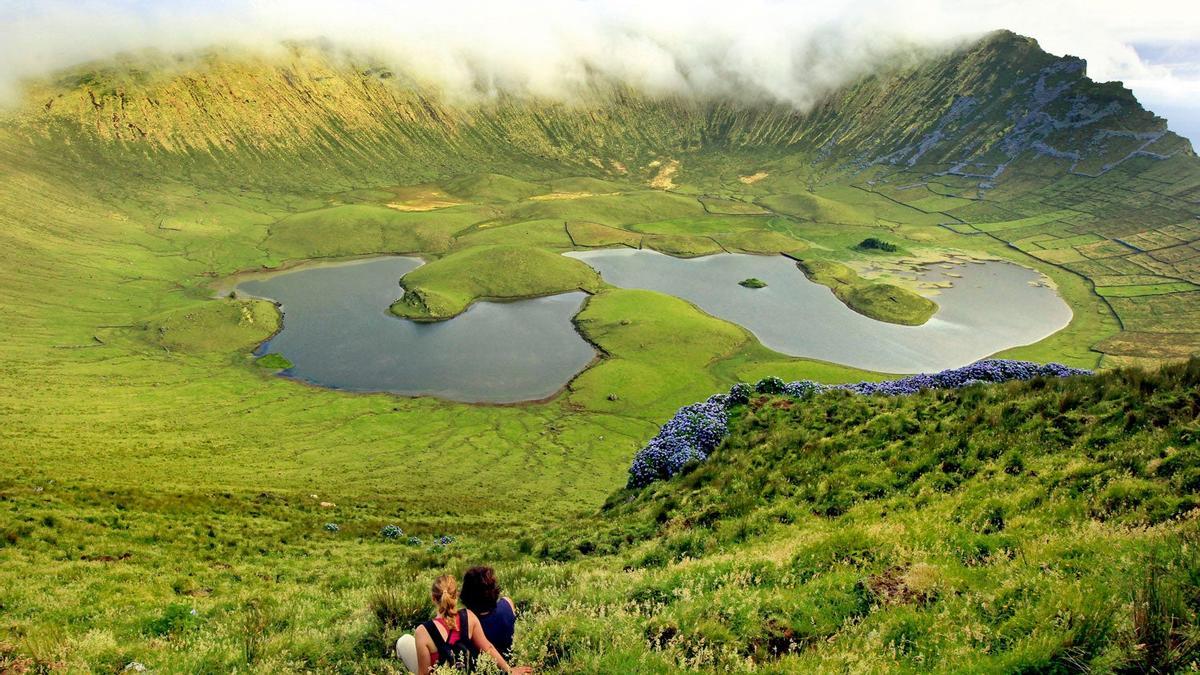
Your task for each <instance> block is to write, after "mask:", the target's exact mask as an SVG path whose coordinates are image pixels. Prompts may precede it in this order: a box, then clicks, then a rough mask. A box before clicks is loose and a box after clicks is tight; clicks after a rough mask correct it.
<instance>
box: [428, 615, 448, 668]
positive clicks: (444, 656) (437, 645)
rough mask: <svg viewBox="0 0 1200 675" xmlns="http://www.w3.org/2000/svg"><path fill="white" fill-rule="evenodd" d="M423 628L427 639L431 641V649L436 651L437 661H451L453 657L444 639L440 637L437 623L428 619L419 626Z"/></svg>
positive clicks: (440, 633)
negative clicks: (426, 633)
mask: <svg viewBox="0 0 1200 675" xmlns="http://www.w3.org/2000/svg"><path fill="white" fill-rule="evenodd" d="M421 625H422V626H425V630H426V632H428V633H429V639H430V640H433V647H434V649H437V653H438V661H441V662H443V663H444V662H447V661H453V658H454V657H453V656H452V655H451V653H450V645H448V644H446V638H444V637H442V632H441V631H440V630H438V626H437V622H435V621H433V620H432V619H430V620H429V621H426V622H425V623H423V624H421Z"/></svg>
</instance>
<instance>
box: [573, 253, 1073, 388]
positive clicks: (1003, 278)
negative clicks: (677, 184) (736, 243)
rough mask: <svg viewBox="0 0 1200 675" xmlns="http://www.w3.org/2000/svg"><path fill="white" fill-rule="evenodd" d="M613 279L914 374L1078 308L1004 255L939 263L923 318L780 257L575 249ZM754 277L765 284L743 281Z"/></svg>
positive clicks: (810, 350)
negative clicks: (882, 310) (869, 309)
mask: <svg viewBox="0 0 1200 675" xmlns="http://www.w3.org/2000/svg"><path fill="white" fill-rule="evenodd" d="M567 255H570V256H572V257H575V258H578V259H580V260H582V261H584V262H586V263H587V264H589V265H591V266H592V267H594V268H595V269H596V270H597V271H599V272H600V274H601V275H602V276H603V277H604V279H605V280H606V281H608V282H609V283H611V284H613V285H615V286H620V287H622V288H641V289H648V290H653V291H659V292H662V293H667V294H669V295H674V296H676V297H680V298H683V299H685V300H688V301H690V302H692V303H694V304H695V305H696V306H698V307H699V308H700V309H703V310H704V311H705V312H708V313H709V314H712V315H713V316H716V317H719V318H722V319H725V320H727V321H732V322H733V323H736V324H739V325H741V326H744V327H745V328H747V329H748V330H750V331H751V332H752V333H754V334H755V335H756V336H757V337H758V339H759V341H760V342H762V343H763V344H764V345H766V346H767V347H770V348H771V349H774V350H775V351H778V352H782V353H784V354H790V355H792V356H805V357H809V358H814V359H820V360H823V361H832V362H834V363H841V364H845V365H849V366H856V367H858V368H865V369H867V370H877V371H883V372H889V373H916V372H929V371H937V370H943V369H945V368H954V367H957V366H962V365H965V364H968V363H971V362H973V361H977V360H979V359H981V358H983V357H985V356H989V355H991V354H994V353H996V352H998V351H1001V350H1003V349H1007V348H1009V347H1016V346H1018V345H1025V344H1030V343H1032V342H1037V341H1038V340H1040V339H1042V338H1044V337H1046V336H1048V335H1050V334H1052V333H1054V332H1056V331H1058V330H1059V329H1061V328H1063V327H1065V326H1066V325H1067V324H1068V323H1069V322H1070V321H1071V309H1070V307H1068V306H1067V303H1066V302H1064V301H1063V299H1062V298H1061V297H1059V295H1058V293H1057V292H1055V291H1054V289H1053V288H1050V287H1049V286H1047V285H1045V284H1044V283H1042V282H1043V277H1042V276H1041V274H1039V273H1038V272H1036V271H1034V270H1031V269H1028V268H1025V267H1021V266H1020V265H1015V264H1012V263H1007V262H983V263H966V264H961V265H955V266H954V269H951V270H946V269H941V268H940V266H932V267H930V268H929V269H927V270H926V271H925V272H923V273H922V274H921V279H922V280H924V281H927V282H934V283H937V282H950V283H952V284H953V286H952V287H951V288H945V289H941V290H939V291H938V293H937V295H934V296H932V299H933V300H934V301H935V302H937V303H938V307H939V309H938V312H937V313H936V314H935V315H934V316H933V318H931V319H930V320H929V321H928V322H926V323H925V324H924V325H921V326H898V325H895V324H891V323H885V322H881V321H875V320H874V319H869V318H867V317H865V316H863V315H861V314H858V313H857V312H855V311H853V310H851V309H849V308H848V307H846V306H845V305H844V304H842V302H841V301H839V300H838V299H837V298H836V297H834V295H833V292H832V291H830V290H829V289H828V288H826V287H825V286H822V285H820V284H816V283H813V282H811V281H809V280H808V278H807V277H805V276H804V273H803V272H801V271H800V270H799V269H798V268H797V267H796V263H795V262H794V261H792V260H789V259H787V258H784V257H783V256H755V255H742V254H720V255H711V256H705V257H703V258H690V259H683V258H673V257H671V256H667V255H663V254H661V253H657V252H654V251H647V250H633V249H605V250H597V251H584V252H577V253H568V254H567ZM748 277H757V278H759V279H762V280H763V281H765V282H767V284H768V285H767V287H766V288H759V289H750V288H743V287H742V286H739V285H738V282H739V281H741V280H742V279H746V278H748Z"/></svg>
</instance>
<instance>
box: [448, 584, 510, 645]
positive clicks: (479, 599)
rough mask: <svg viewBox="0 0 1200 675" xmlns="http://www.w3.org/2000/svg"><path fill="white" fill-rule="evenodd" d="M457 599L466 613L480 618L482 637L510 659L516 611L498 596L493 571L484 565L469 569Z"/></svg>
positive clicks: (507, 599)
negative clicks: (485, 637)
mask: <svg viewBox="0 0 1200 675" xmlns="http://www.w3.org/2000/svg"><path fill="white" fill-rule="evenodd" d="M459 599H460V600H461V601H462V603H463V604H464V605H466V607H467V609H469V610H471V611H472V612H474V613H475V615H476V616H478V617H479V625H480V626H481V627H482V628H483V634H484V635H486V636H487V639H488V641H489V642H491V643H492V645H493V646H494V647H495V648H496V651H498V652H500V653H501V654H503V655H504V658H506V659H507V658H511V656H512V642H513V629H514V628H515V627H516V622H517V608H516V606H515V605H513V601H512V600H511V599H509V598H506V597H501V595H500V584H499V583H498V582H497V581H496V570H494V569H492V568H491V567H488V566H486V565H479V566H477V567H472V568H471V569H469V570H467V571H466V573H464V574H463V583H462V593H461V594H460V595H459Z"/></svg>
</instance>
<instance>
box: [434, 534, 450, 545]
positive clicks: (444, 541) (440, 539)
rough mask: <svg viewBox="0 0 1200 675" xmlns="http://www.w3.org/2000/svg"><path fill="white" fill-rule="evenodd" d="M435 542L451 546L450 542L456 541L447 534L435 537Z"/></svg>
mask: <svg viewBox="0 0 1200 675" xmlns="http://www.w3.org/2000/svg"><path fill="white" fill-rule="evenodd" d="M433 543H435V544H437V545H438V546H449V545H450V544H453V543H454V537H451V536H450V535H448V534H447V535H444V536H441V537H438V538H437V539H434V540H433Z"/></svg>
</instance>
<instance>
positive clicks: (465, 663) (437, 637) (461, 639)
mask: <svg viewBox="0 0 1200 675" xmlns="http://www.w3.org/2000/svg"><path fill="white" fill-rule="evenodd" d="M424 626H425V630H426V631H427V632H428V633H429V637H430V639H432V640H433V646H434V647H436V648H437V653H438V665H448V666H451V667H453V668H457V669H458V670H465V671H466V672H468V673H469V672H471V671H472V670H474V668H475V645H474V644H472V642H471V637H470V635H469V633H470V632H471V625H470V624H469V623H467V610H465V609H464V610H460V611H459V612H458V640H456V641H455V642H453V643H449V642H446V639H445V638H443V637H442V632H441V631H439V630H438V627H437V624H436V623H435V622H434V621H432V620H430V621H426V622H425V624H424Z"/></svg>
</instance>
